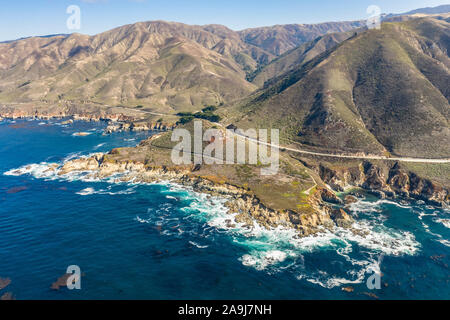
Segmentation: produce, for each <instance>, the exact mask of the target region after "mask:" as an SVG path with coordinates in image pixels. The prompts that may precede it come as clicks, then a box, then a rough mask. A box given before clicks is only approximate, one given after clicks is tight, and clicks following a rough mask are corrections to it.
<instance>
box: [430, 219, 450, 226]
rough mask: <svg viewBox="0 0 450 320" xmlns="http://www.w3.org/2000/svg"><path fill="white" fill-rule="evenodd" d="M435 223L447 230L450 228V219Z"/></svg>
mask: <svg viewBox="0 0 450 320" xmlns="http://www.w3.org/2000/svg"><path fill="white" fill-rule="evenodd" d="M433 221H434V222H436V223H441V224H442V225H444V226H445V227H446V228H450V219H433Z"/></svg>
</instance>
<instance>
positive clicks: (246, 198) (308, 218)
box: [50, 150, 353, 236]
mask: <svg viewBox="0 0 450 320" xmlns="http://www.w3.org/2000/svg"><path fill="white" fill-rule="evenodd" d="M114 153H115V151H114V150H112V151H111V152H110V153H109V154H107V155H104V154H96V155H93V156H91V157H89V158H80V159H75V160H71V161H68V162H66V163H65V164H64V165H63V166H61V167H60V168H56V167H54V168H51V169H50V170H55V172H57V173H58V174H59V175H65V174H68V173H71V172H82V171H83V172H84V171H89V172H91V174H92V176H93V177H96V178H106V177H110V176H111V175H113V174H116V173H123V175H122V177H121V178H120V179H121V181H131V180H133V181H138V182H139V181H141V182H155V181H167V180H169V181H174V182H177V183H180V184H183V185H186V186H189V187H192V188H193V190H194V191H197V192H202V193H207V194H210V195H213V196H222V197H226V198H227V199H228V201H227V202H226V207H227V208H228V210H229V213H230V219H229V221H228V224H229V225H230V226H232V225H234V224H237V223H239V224H243V225H244V226H246V227H248V228H251V227H253V226H254V224H255V223H258V224H259V225H260V226H263V227H265V228H276V227H279V226H281V227H286V228H291V229H295V230H297V231H298V234H299V235H300V236H308V235H311V234H315V233H317V232H320V231H321V230H323V229H324V228H325V229H329V230H332V229H333V228H335V227H343V228H351V226H352V223H353V219H352V218H351V217H350V216H349V215H348V214H347V212H345V211H344V209H341V208H335V207H334V205H339V204H342V201H341V200H340V199H339V198H338V197H336V195H335V194H334V193H333V192H331V191H330V190H328V189H325V188H322V187H318V186H317V187H315V188H313V190H312V191H311V192H310V195H309V197H308V199H307V202H308V205H309V207H310V208H311V209H312V210H309V211H308V212H307V213H306V212H305V213H302V212H295V211H293V210H274V209H272V208H270V207H268V206H266V205H265V204H264V203H263V202H262V201H261V200H260V199H259V198H258V197H256V196H255V195H254V194H253V192H252V191H251V190H248V189H245V188H241V187H237V186H234V185H232V184H229V183H227V182H224V181H222V182H220V183H219V182H217V181H215V180H214V179H208V178H206V177H204V176H198V175H197V174H196V167H195V166H155V165H152V164H151V163H144V162H140V161H130V160H114V159H113V158H111V155H114ZM233 214H234V215H233Z"/></svg>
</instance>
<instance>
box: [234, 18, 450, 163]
mask: <svg viewBox="0 0 450 320" xmlns="http://www.w3.org/2000/svg"><path fill="white" fill-rule="evenodd" d="M449 30H450V28H449V24H448V23H447V22H445V21H438V20H435V19H416V20H410V21H407V22H404V23H385V24H383V26H382V29H381V30H369V31H367V32H364V33H362V34H360V35H358V36H356V37H353V38H351V39H349V40H347V41H345V42H343V43H342V44H341V45H339V46H338V47H336V48H335V49H334V50H332V51H331V52H325V53H323V54H321V55H319V56H318V57H316V58H314V59H312V60H311V61H309V62H307V63H305V64H303V65H301V66H300V67H299V68H297V69H294V70H291V71H289V72H287V73H285V74H282V75H281V76H279V77H277V78H274V79H273V80H271V83H269V85H268V88H266V89H264V90H262V91H260V92H259V93H257V94H255V95H253V96H252V98H250V99H246V100H245V101H243V102H242V103H241V104H238V105H235V108H234V109H233V108H230V110H229V111H228V112H226V113H228V119H229V120H230V121H235V122H236V123H237V124H238V126H242V127H274V128H279V129H280V130H281V133H282V136H283V138H284V139H285V140H286V139H290V140H296V141H298V142H301V143H303V144H308V145H312V146H316V147H321V148H325V149H328V150H330V149H335V150H354V151H365V152H369V153H383V152H386V151H389V152H391V153H393V154H398V155H403V156H415V157H445V156H448V155H449V154H450V145H449V144H448V143H445V141H449V138H450V131H449V124H448V119H449V104H448V99H447V98H446V96H448V83H450V78H449V73H448V68H449V66H450V64H449V60H448V55H447V54H446V52H449V51H447V48H448V46H449V36H448V35H449V32H450V31H449ZM430 34H431V36H430ZM427 75H428V76H429V77H430V78H428V77H427Z"/></svg>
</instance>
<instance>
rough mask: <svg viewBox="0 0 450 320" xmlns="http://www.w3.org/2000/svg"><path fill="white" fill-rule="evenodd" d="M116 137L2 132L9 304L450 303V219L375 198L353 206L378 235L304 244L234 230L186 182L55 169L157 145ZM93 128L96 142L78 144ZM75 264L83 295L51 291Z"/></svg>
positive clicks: (25, 128) (2, 249) (1, 221)
mask: <svg viewBox="0 0 450 320" xmlns="http://www.w3.org/2000/svg"><path fill="white" fill-rule="evenodd" d="M104 127H105V124H103V123H87V122H75V123H74V124H70V125H61V122H60V121H44V122H41V121H25V120H24V121H17V122H15V123H12V122H11V121H4V122H0V278H6V277H7V278H10V279H11V284H10V285H9V286H8V287H7V288H5V289H3V290H1V291H0V296H1V295H2V294H3V293H5V292H7V291H9V292H12V293H13V294H14V296H15V297H16V298H17V299H244V298H245V299H374V298H375V296H376V297H378V298H380V299H449V298H450V273H449V269H448V266H449V263H450V258H449V253H450V249H449V245H450V241H449V240H450V230H449V227H450V216H449V211H445V210H443V209H439V208H433V207H430V206H426V205H424V204H420V203H415V202H413V203H403V202H402V203H398V202H393V201H381V200H378V199H375V198H370V197H368V198H366V199H363V200H361V201H359V202H357V203H356V204H354V205H352V207H351V214H352V215H353V216H354V217H355V218H356V219H357V221H358V224H357V226H356V227H357V228H358V229H359V230H360V231H364V232H365V233H364V235H357V234H354V233H352V232H349V231H346V230H336V232H335V233H325V234H322V235H321V236H319V237H309V238H304V239H296V238H295V234H294V233H293V232H292V231H290V230H281V229H279V230H271V231H267V230H264V229H259V228H255V229H254V230H246V229H244V228H241V227H239V226H237V227H235V228H231V229H230V228H227V227H226V219H229V216H228V215H227V213H226V210H225V208H224V207H223V202H224V200H223V199H217V198H211V197H208V196H206V195H200V194H196V193H194V192H192V191H190V190H186V189H183V188H181V187H180V186H177V185H176V184H169V183H161V184H151V185H142V184H141V185H138V184H130V183H121V184H118V183H112V181H111V180H105V181H90V180H87V179H85V178H84V177H83V176H81V175H69V176H64V177H58V176H57V175H54V174H51V173H49V172H48V171H46V170H47V169H48V167H49V163H56V164H61V163H62V162H63V161H65V160H66V159H70V158H73V157H79V156H83V155H88V154H91V153H93V152H105V151H108V150H110V149H111V148H114V147H120V146H133V145H136V144H137V143H138V142H139V141H140V140H141V139H143V138H145V137H146V136H148V135H149V133H139V134H137V133H115V134H112V135H108V136H104V135H102V130H103V128H104ZM81 131H83V132H90V133H91V134H90V135H88V136H83V137H80V136H74V135H73V133H75V132H81ZM30 165H31V166H30ZM15 169H18V170H15ZM378 261H380V264H379V268H380V270H381V273H382V277H381V284H382V286H381V289H374V290H370V289H368V287H367V285H366V280H367V279H368V278H369V277H370V276H371V275H373V274H374V272H373V270H375V269H376V268H375V267H376V266H377V263H378ZM69 265H78V266H79V267H80V268H81V271H82V273H83V276H82V279H81V290H68V289H67V288H63V289H60V290H52V289H50V286H51V284H52V283H53V282H54V281H56V279H57V278H58V277H60V276H61V275H63V274H64V273H65V271H66V268H67V266H69ZM374 266H375V267H374ZM374 268H375V269H374ZM349 287H351V289H350V290H353V291H352V292H347V291H344V290H342V289H343V288H349Z"/></svg>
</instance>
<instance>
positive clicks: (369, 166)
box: [317, 161, 450, 206]
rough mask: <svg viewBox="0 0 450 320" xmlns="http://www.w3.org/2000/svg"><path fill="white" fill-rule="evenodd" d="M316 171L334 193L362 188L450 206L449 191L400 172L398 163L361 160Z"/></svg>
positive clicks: (383, 194)
mask: <svg viewBox="0 0 450 320" xmlns="http://www.w3.org/2000/svg"><path fill="white" fill-rule="evenodd" d="M317 171H318V173H319V175H320V177H321V179H322V180H323V181H324V182H325V183H326V184H328V185H329V186H330V187H331V188H332V189H334V190H335V191H343V190H345V189H347V188H350V187H361V188H363V189H365V190H367V191H370V192H372V193H374V194H375V195H377V196H379V197H382V198H384V197H396V196H400V197H407V198H414V199H419V200H423V201H425V202H427V203H430V204H433V205H439V206H448V205H449V204H450V202H449V191H448V190H446V189H445V188H444V187H442V186H440V185H438V184H436V183H434V182H432V181H430V180H429V179H424V178H421V177H419V176H418V175H417V174H415V173H414V172H411V171H407V170H404V169H401V167H400V165H399V164H398V163H394V164H393V165H391V166H390V167H389V166H383V167H381V166H377V165H374V164H373V163H371V162H369V161H364V162H362V163H361V164H360V165H359V166H358V167H357V168H356V167H353V168H344V169H334V170H333V169H330V168H327V167H326V166H324V165H320V166H319V167H318V168H317ZM346 202H347V201H346Z"/></svg>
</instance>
